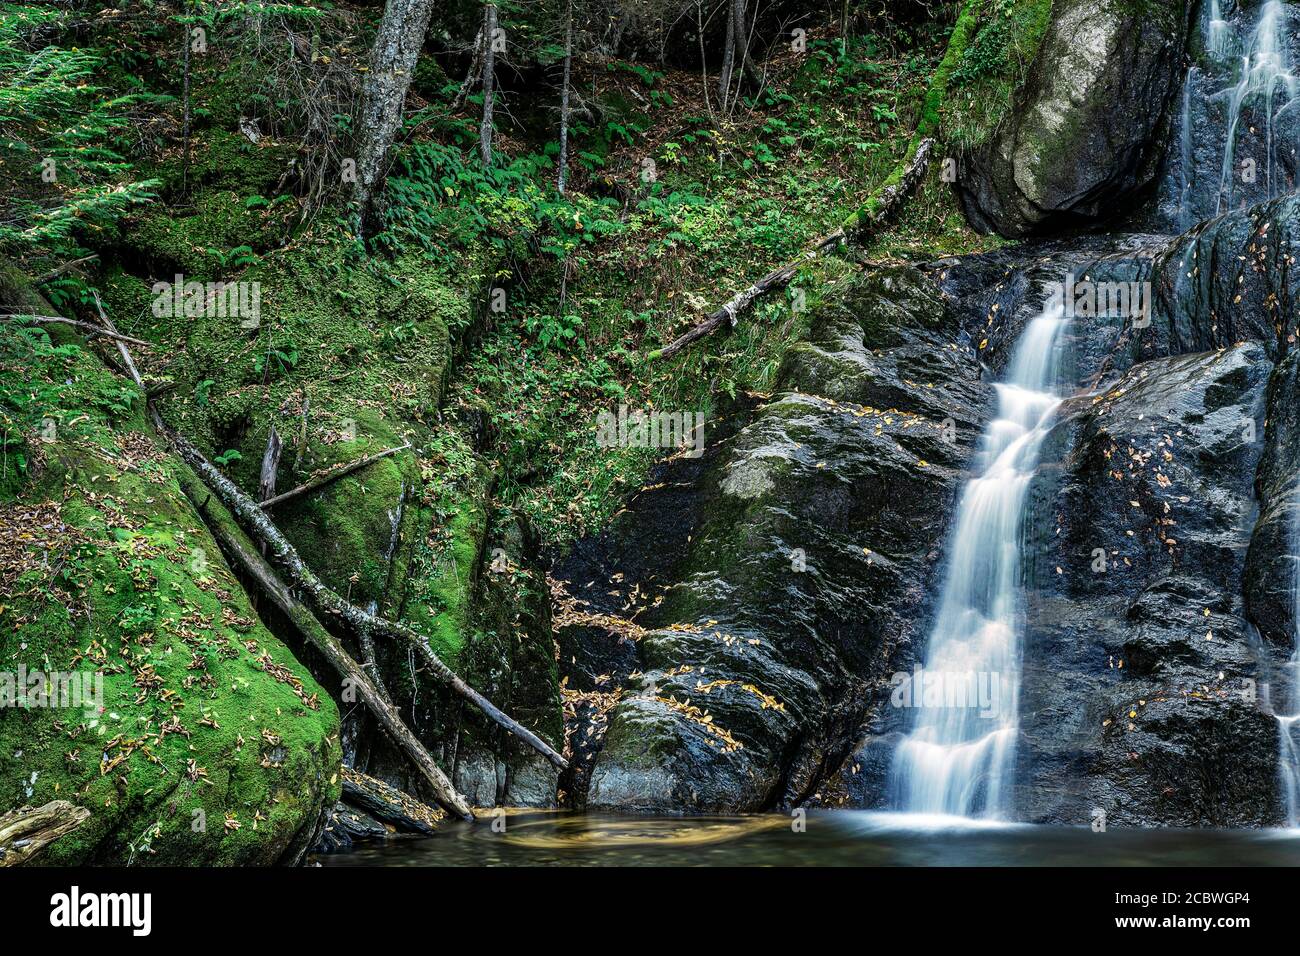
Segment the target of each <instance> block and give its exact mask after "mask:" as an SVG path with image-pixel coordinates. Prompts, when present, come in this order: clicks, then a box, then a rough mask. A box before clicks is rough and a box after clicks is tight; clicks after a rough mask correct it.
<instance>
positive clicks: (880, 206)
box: [647, 139, 934, 361]
mask: <svg viewBox="0 0 1300 956" xmlns="http://www.w3.org/2000/svg"><path fill="white" fill-rule="evenodd" d="M933 149H934V140H932V139H924V140H921V142H920V143H919V144H918V145H917V147H916V151H915V153H914V154H913V156H912V161H911V162H910V163H909V164H908V165H907V166H906V167H904V168H902V169H901V170H900V171H897V172H895V173H894V175H892V176H890V177H889V179H887V180H886V181H885V184H884V185H883V186H882V187H881V188H880V189H879V190H878V191H877V192H876V193H875V194H874V195H872V197H871V198H870V199H868V200H867V202H866V204H865V205H863V207H862V208H861V209H860V210H859V211H858V212H856V213H854V214H853V215H852V216H850V217H849V218H848V219H847V220H845V222H844V224H843V225H842V226H840V228H838V229H836V230H835V231H834V232H832V233H830V234H829V235H826V236H823V237H822V238H820V239H818V240H817V241H816V242H814V243H813V244H812V245H810V246H809V247H808V248H807V249H805V250H804V251H803V252H802V253H801V254H800V256H799V258H798V259H795V260H794V261H793V262H788V263H786V264H785V265H783V266H781V268H779V269H774V270H773V271H771V272H769V273H768V274H767V275H765V276H763V278H761V279H759V280H758V281H757V282H755V283H754V284H753V285H751V286H750V287H749V288H747V289H745V290H744V291H743V292H741V293H739V294H738V295H736V296H734V297H733V298H732V299H731V300H730V301H728V302H727V304H726V305H724V306H723V307H722V308H720V309H718V310H717V311H716V312H713V313H710V314H709V315H708V316H707V317H706V318H705V319H704V321H702V322H700V323H699V324H698V325H696V326H694V327H693V328H691V329H689V330H688V331H687V332H685V333H684V334H683V335H681V336H679V337H678V338H676V339H674V340H673V341H672V342H670V343H669V344H668V345H665V346H664V347H663V348H661V349H658V350H656V351H654V352H651V353H650V354H649V355H648V356H647V358H648V359H649V360H650V361H654V360H656V359H665V358H671V357H672V356H674V355H676V354H677V353H678V352H680V351H681V350H682V349H684V348H686V346H688V345H690V344H691V343H692V342H695V341H697V340H699V339H702V338H704V337H705V336H706V335H709V334H711V333H713V332H715V331H717V330H718V329H720V328H722V327H723V326H724V325H730V326H734V325H735V324H736V322H737V320H738V319H739V317H740V313H741V312H744V311H745V310H746V309H748V308H749V307H750V306H751V305H753V304H754V302H755V301H756V300H757V299H759V298H761V297H762V296H764V295H766V294H767V293H769V292H773V291H775V290H777V289H783V288H785V287H786V286H788V285H789V284H790V283H791V281H793V279H794V277H795V275H796V274H797V273H798V271H799V267H800V266H802V265H804V264H805V263H806V262H809V261H810V260H812V259H815V258H817V257H818V256H820V255H823V254H825V253H826V252H829V251H830V250H832V249H835V248H837V247H838V246H840V245H843V244H844V243H846V242H849V241H861V239H862V238H863V237H864V236H865V235H866V234H867V233H868V232H870V231H871V230H873V229H876V228H879V227H880V226H881V225H883V224H884V223H886V222H888V221H889V220H890V219H891V218H892V217H893V216H894V215H895V213H897V212H898V209H899V207H900V206H901V205H902V203H903V201H904V200H905V199H906V198H907V197H908V196H909V195H911V193H912V192H913V190H915V189H916V187H917V186H918V185H920V183H921V180H922V179H924V178H925V172H926V170H927V169H928V168H929V166H930V154H931V153H932V152H933Z"/></svg>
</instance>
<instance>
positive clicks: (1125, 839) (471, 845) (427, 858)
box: [313, 810, 1300, 866]
mask: <svg viewBox="0 0 1300 956" xmlns="http://www.w3.org/2000/svg"><path fill="white" fill-rule="evenodd" d="M795 823H796V821H795V820H793V819H792V818H791V817H788V816H781V815H760V816H746V817H628V816H606V815H597V814H573V813H555V812H551V813H547V812H536V811H517V812H514V813H509V814H506V815H504V816H502V817H500V818H499V819H497V820H496V821H495V824H496V825H495V828H494V826H493V820H492V818H490V817H484V818H483V819H480V821H479V822H478V823H476V824H463V823H449V824H447V825H445V826H444V828H443V829H442V830H441V831H439V832H438V834H436V835H435V836H432V837H426V838H419V839H397V840H392V841H389V842H387V843H384V844H374V845H370V846H361V847H358V848H357V849H355V850H353V851H351V852H348V853H340V854H330V855H320V856H316V857H314V858H313V859H314V861H316V862H319V863H320V864H322V865H324V866H584V865H606V866H1297V865H1300V831H1293V830H1175V829H1165V830H1131V829H1115V828H1111V829H1109V830H1107V831H1106V832H1104V833H1096V832H1093V831H1092V830H1091V829H1090V828H1088V827H1050V826H1034V825H1030V824H988V823H974V822H971V821H968V820H963V819H960V818H954V817H936V816H919V815H911V814H897V813H875V812H867V811H852V810H826V811H815V812H810V813H808V815H807V817H806V819H805V820H804V821H803V824H804V826H803V829H802V830H800V829H798V828H796V826H795Z"/></svg>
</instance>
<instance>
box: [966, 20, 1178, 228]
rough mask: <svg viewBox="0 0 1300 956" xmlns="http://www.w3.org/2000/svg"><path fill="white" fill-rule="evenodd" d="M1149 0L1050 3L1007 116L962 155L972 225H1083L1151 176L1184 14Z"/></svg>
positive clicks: (1112, 209) (1114, 210) (1116, 208)
mask: <svg viewBox="0 0 1300 956" xmlns="http://www.w3.org/2000/svg"><path fill="white" fill-rule="evenodd" d="M1184 7H1185V5H1184V4H1182V3H1165V2H1155V0H1136V2H1135V0H1056V2H1055V3H1053V5H1052V19H1051V24H1050V26H1049V27H1048V30H1047V34H1046V36H1045V37H1044V38H1043V42H1042V45H1041V47H1040V48H1039V52H1038V55H1037V57H1036V58H1035V60H1034V63H1033V65H1032V67H1031V69H1030V75H1029V78H1028V80H1027V81H1026V83H1025V85H1024V87H1023V88H1022V89H1021V90H1019V91H1017V93H1016V97H1015V103H1014V106H1013V109H1012V110H1011V111H1010V114H1009V115H1008V117H1007V119H1006V120H1005V121H1004V123H1003V124H1002V125H1001V126H1000V127H999V128H998V130H997V131H996V132H995V133H994V134H993V136H992V138H991V139H990V140H989V141H988V142H987V143H986V144H984V145H983V146H981V147H979V148H977V149H976V150H974V151H973V152H972V153H971V154H970V155H969V156H967V157H965V159H964V161H963V163H962V166H961V170H960V175H959V177H958V191H959V194H960V196H961V199H962V204H963V207H964V208H965V211H966V216H967V218H968V219H969V220H970V222H971V223H972V224H973V225H974V226H975V227H976V228H978V229H981V230H984V231H990V232H991V231H996V232H999V233H1001V234H1002V235H1005V236H1011V237H1017V236H1027V235H1031V234H1035V233H1044V232H1049V231H1059V230H1061V229H1068V228H1078V227H1085V226H1090V225H1092V224H1094V223H1096V222H1098V221H1101V220H1105V219H1108V218H1111V217H1113V216H1115V215H1117V214H1118V213H1120V212H1121V211H1123V210H1124V209H1125V206H1124V204H1123V200H1124V199H1125V198H1126V197H1129V196H1132V195H1134V194H1135V193H1137V192H1138V191H1139V190H1141V189H1143V188H1144V187H1146V186H1148V185H1149V184H1150V183H1151V182H1153V181H1154V179H1155V177H1156V175H1157V172H1158V167H1159V159H1160V157H1161V155H1162V146H1163V142H1162V140H1163V137H1162V135H1161V133H1162V129H1163V126H1164V125H1165V123H1164V121H1165V118H1166V113H1167V109H1168V106H1169V103H1170V100H1171V98H1172V97H1173V95H1174V94H1175V93H1176V92H1177V91H1180V90H1181V80H1182V77H1183V69H1184V67H1183V50H1184V46H1185V41H1186V31H1187V14H1186V11H1185V9H1184Z"/></svg>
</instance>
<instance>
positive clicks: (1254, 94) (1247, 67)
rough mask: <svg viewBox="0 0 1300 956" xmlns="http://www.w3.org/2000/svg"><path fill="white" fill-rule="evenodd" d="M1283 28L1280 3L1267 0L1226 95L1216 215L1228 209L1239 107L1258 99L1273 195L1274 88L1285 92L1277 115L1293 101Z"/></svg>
mask: <svg viewBox="0 0 1300 956" xmlns="http://www.w3.org/2000/svg"><path fill="white" fill-rule="evenodd" d="M1216 6H1217V4H1216ZM1285 25H1286V7H1285V5H1284V4H1283V3H1282V0H1268V3H1266V4H1264V8H1263V10H1262V11H1261V13H1260V17H1259V22H1258V23H1257V24H1256V25H1255V29H1254V30H1253V31H1252V33H1251V37H1250V42H1249V44H1248V45H1247V48H1246V55H1245V56H1244V57H1242V59H1241V74H1240V76H1239V78H1238V80H1237V84H1236V86H1234V87H1233V88H1232V89H1231V90H1230V91H1228V93H1227V97H1228V118H1227V138H1226V139H1225V141H1224V147H1223V173H1222V176H1221V177H1220V180H1219V196H1218V202H1217V204H1216V208H1215V212H1216V215H1217V214H1218V213H1221V212H1223V211H1224V209H1225V207H1226V208H1228V209H1231V208H1232V193H1233V189H1232V187H1233V183H1234V180H1235V176H1236V172H1237V171H1236V169H1235V168H1234V164H1235V160H1236V147H1237V135H1238V132H1239V128H1240V126H1241V111H1242V107H1243V106H1245V105H1246V104H1247V103H1248V102H1250V101H1254V100H1257V99H1260V98H1262V99H1263V106H1264V110H1263V123H1264V137H1265V143H1266V145H1265V166H1266V174H1267V179H1266V187H1267V195H1268V196H1269V197H1272V196H1274V195H1275V194H1276V193H1275V185H1274V182H1273V153H1274V144H1273V124H1274V122H1275V120H1276V119H1277V114H1276V113H1275V112H1274V109H1273V101H1274V95H1275V93H1276V91H1277V89H1278V87H1281V88H1282V89H1283V90H1285V92H1286V101H1285V102H1284V103H1283V104H1282V105H1281V108H1280V110H1279V111H1278V112H1280V111H1281V109H1286V108H1287V107H1288V106H1290V105H1291V102H1292V101H1293V100H1294V99H1295V97H1296V79H1295V77H1294V76H1292V74H1291V57H1290V54H1289V53H1288V51H1287V47H1286V44H1285V43H1284V42H1283V36H1282V31H1283V28H1284V27H1285ZM1213 36H1214V35H1213V26H1211V43H1212V45H1213ZM1225 42H1226V41H1225Z"/></svg>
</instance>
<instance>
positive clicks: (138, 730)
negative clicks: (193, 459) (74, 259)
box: [0, 343, 340, 865]
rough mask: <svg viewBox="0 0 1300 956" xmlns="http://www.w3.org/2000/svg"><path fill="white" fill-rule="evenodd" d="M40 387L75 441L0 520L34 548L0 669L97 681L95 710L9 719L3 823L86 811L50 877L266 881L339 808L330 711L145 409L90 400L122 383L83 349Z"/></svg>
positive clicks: (54, 453) (1, 779) (6, 620)
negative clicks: (246, 587)
mask: <svg viewBox="0 0 1300 956" xmlns="http://www.w3.org/2000/svg"><path fill="white" fill-rule="evenodd" d="M11 345H12V347H13V348H15V349H17V348H21V346H20V345H18V344H13V343H11ZM6 357H7V359H14V358H16V356H14V355H13V354H9V355H7V356H6ZM55 366H58V367H55ZM30 369H31V371H30V374H31V375H32V378H33V382H32V384H33V385H36V384H37V383H36V381H35V379H37V378H42V377H52V378H56V379H57V380H59V381H60V382H62V383H64V388H63V390H62V391H61V392H60V393H59V394H60V398H59V402H58V405H57V407H51V408H50V409H49V410H48V413H49V414H51V415H52V416H53V417H55V418H56V420H59V421H77V424H76V426H75V427H71V426H70V427H69V428H68V429H67V430H66V431H64V430H60V432H59V434H58V436H57V438H56V440H54V441H51V442H48V443H44V444H43V447H42V449H41V458H40V461H39V462H38V467H37V468H35V469H34V471H33V476H34V477H33V480H32V481H31V482H29V483H28V484H26V485H25V486H24V487H23V488H22V489H21V493H20V496H19V497H18V498H16V499H14V498H12V497H10V498H7V499H6V500H4V501H3V502H0V510H2V511H3V515H4V518H3V521H4V524H5V525H6V526H9V527H16V528H18V529H19V540H22V541H25V542H28V543H27V544H26V545H25V546H23V547H22V548H20V550H19V551H18V553H17V555H16V557H15V559H14V564H13V566H11V567H9V568H7V573H13V574H15V575H16V578H15V580H14V583H13V586H12V587H11V588H10V589H9V590H10V591H11V594H10V595H9V599H8V600H6V601H5V607H4V610H3V612H0V654H2V655H3V657H4V659H5V660H6V661H8V662H10V664H9V665H8V666H16V665H17V664H18V663H21V664H23V665H25V666H26V667H27V668H28V670H29V671H31V670H41V671H45V672H49V671H62V672H73V671H102V672H103V674H104V680H103V683H104V698H103V707H102V709H100V708H98V707H90V708H86V709H82V708H76V709H60V708H32V709H5V710H0V805H4V806H18V805H22V804H25V803H26V804H40V803H44V802H46V801H48V800H53V799H66V800H70V801H72V802H73V803H76V804H78V805H81V806H84V807H86V808H87V809H89V810H90V811H91V816H90V818H89V820H88V821H87V822H86V823H85V824H83V825H82V826H81V827H80V828H79V829H78V830H77V831H75V832H74V833H73V834H71V835H70V836H69V837H66V838H64V839H61V840H60V841H58V842H57V843H56V844H54V845H53V846H52V847H51V849H50V850H49V851H48V853H47V855H46V857H45V858H44V860H45V861H46V862H49V863H85V862H97V863H124V862H141V863H145V862H147V863H172V864H179V863H185V864H188V865H198V864H216V865H224V864H235V863H272V862H275V861H276V860H277V859H278V858H279V857H280V856H281V854H283V853H285V852H286V851H287V850H289V849H290V848H291V847H298V846H300V845H301V843H302V842H303V841H304V840H305V838H306V836H307V833H308V831H309V830H310V828H311V827H312V826H313V825H314V822H315V820H316V816H317V814H318V813H319V812H320V809H321V807H322V806H324V805H325V804H326V803H327V802H330V801H333V800H334V799H336V797H337V795H338V790H339V784H338V778H337V768H338V766H339V763H340V749H339V746H338V714H337V711H336V709H335V707H334V705H333V703H332V701H331V700H330V699H329V697H328V695H327V694H326V693H325V692H324V691H323V690H322V689H321V688H320V687H319V685H317V684H316V683H315V681H313V680H312V678H311V676H310V674H308V673H307V672H306V670H305V669H303V668H302V667H301V666H300V665H298V663H297V662H296V661H295V660H294V658H293V656H292V655H291V653H290V652H289V650H288V649H287V648H286V647H285V646H284V645H283V644H282V643H281V642H280V641H278V640H277V639H276V638H275V637H273V636H272V635H271V634H270V633H269V632H268V631H267V630H266V629H265V628H264V627H263V626H262V625H261V624H260V623H259V622H258V620H257V616H256V614H255V613H254V612H253V610H252V608H251V607H250V605H249V603H248V600H247V598H246V597H245V595H244V593H243V591H242V589H241V588H240V586H239V584H238V582H237V581H236V580H235V578H234V577H233V575H232V574H231V573H230V571H229V569H228V568H227V567H226V566H225V564H224V562H223V561H222V558H221V555H220V552H219V550H218V548H217V546H216V544H215V542H214V541H213V540H212V538H211V537H210V536H209V535H208V534H207V532H206V530H205V529H204V527H203V525H202V522H201V521H200V519H199V518H198V516H197V515H196V514H195V513H194V511H193V509H192V508H191V507H190V505H189V502H188V500H187V499H185V498H184V496H183V495H182V494H181V492H180V490H179V487H178V485H177V483H176V479H175V474H174V472H173V468H174V467H175V465H174V463H173V462H172V460H171V459H170V458H168V456H167V455H166V454H165V453H164V452H163V451H162V450H161V449H158V448H157V447H156V446H154V444H153V442H152V440H151V439H150V438H149V436H148V435H147V433H146V431H145V428H144V423H143V421H142V416H141V412H140V403H139V402H137V403H136V404H135V407H134V408H133V409H131V410H130V411H128V412H125V413H121V414H117V415H114V414H111V413H109V412H106V411H103V410H101V409H99V408H98V407H97V406H96V405H95V403H94V402H93V401H91V400H90V399H91V397H92V396H93V395H94V394H95V393H96V392H97V391H99V390H102V389H103V388H105V387H108V386H109V384H110V383H112V382H114V381H115V380H114V378H113V376H111V374H110V373H109V372H108V371H107V370H106V369H104V368H103V367H102V366H101V365H99V363H98V362H97V361H96V360H95V359H93V358H92V357H91V356H89V355H88V354H87V353H85V352H81V351H80V350H74V351H73V353H72V354H70V355H67V356H65V357H64V358H62V359H60V360H59V361H58V362H53V361H47V362H46V363H44V364H43V365H41V366H39V367H38V366H35V365H33V366H30ZM14 372H15V368H12V367H7V373H8V374H14ZM52 514H57V515H58V517H59V519H60V520H59V521H58V522H52V521H50V520H49V516H50V515H52ZM42 554H44V555H45V556H48V558H49V559H50V563H51V564H52V565H53V566H54V567H55V568H56V570H55V572H54V573H53V574H52V573H51V571H50V569H49V567H47V566H46V563H45V560H44V558H43V557H42ZM227 820H230V821H232V823H231V825H230V826H227V823H226V821H227ZM234 823H238V824H239V826H238V827H237V828H236V827H235V826H234V825H233V824H234Z"/></svg>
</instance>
